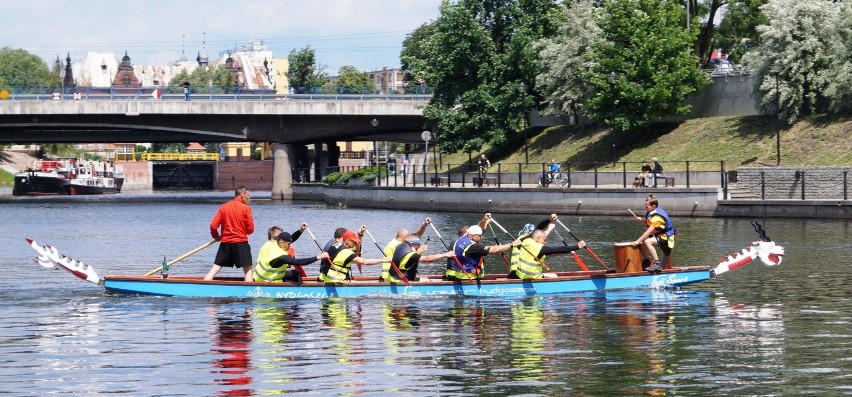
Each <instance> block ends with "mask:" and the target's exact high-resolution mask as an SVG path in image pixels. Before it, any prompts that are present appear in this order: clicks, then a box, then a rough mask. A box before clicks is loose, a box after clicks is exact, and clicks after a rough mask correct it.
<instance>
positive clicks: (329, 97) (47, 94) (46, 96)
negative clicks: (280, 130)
mask: <svg viewBox="0 0 852 397" xmlns="http://www.w3.org/2000/svg"><path fill="white" fill-rule="evenodd" d="M172 88H174V87H172ZM155 91H157V92H158V93H157V94H155ZM7 94H8V97H7V99H6V100H9V101H140V100H148V101H187V100H188V101H375V100H382V101H428V100H429V99H431V98H432V95H431V94H343V93H311V94H279V93H276V92H275V91H273V90H249V89H239V88H228V89H225V88H220V89H217V87H210V88H207V87H205V88H204V90H194V91H191V92H190V94H189V97H188V98H187V96H186V95H185V94H184V93H183V92H180V93H177V92H175V91H174V90H169V89H167V88H165V87H138V88H95V87H77V88H69V87H54V88H51V87H34V88H25V89H24V88H13V89H11V91H9V90H7Z"/></svg>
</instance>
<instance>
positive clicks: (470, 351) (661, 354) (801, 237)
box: [0, 193, 852, 396]
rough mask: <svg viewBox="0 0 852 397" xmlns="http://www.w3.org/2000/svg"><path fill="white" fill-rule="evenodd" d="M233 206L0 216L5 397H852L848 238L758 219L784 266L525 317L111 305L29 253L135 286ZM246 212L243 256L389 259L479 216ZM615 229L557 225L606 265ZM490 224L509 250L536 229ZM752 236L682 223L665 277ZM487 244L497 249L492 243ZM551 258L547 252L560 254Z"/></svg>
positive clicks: (495, 266)
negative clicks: (332, 250)
mask: <svg viewBox="0 0 852 397" xmlns="http://www.w3.org/2000/svg"><path fill="white" fill-rule="evenodd" d="M257 196H258V195H257V194H256V195H255V197H257ZM228 199H229V197H228V195H227V194H221V193H202V194H181V193H176V194H169V193H156V194H139V195H132V194H127V195H126V194H121V195H115V196H103V197H63V198H50V197H47V198H38V197H36V198H2V199H0V209H2V211H1V213H2V226H0V227H1V228H2V229H0V230H2V233H0V239H2V244H0V247H2V255H0V266H2V268H3V269H5V277H3V278H2V281H0V308H2V317H3V322H2V324H0V395H21V396H25V395H32V396H44V395H62V396H65V395H85V396H95V395H129V396H210V395H226V396H228V395H245V396H248V395H269V394H283V393H288V394H289V393H303V394H307V395H323V396H325V395H353V394H358V395H375V396H384V395H389V394H395V395H410V396H435V395H442V396H443V395H451V396H460V395H524V396H535V395H542V396H555V395H584V396H616V395H699V396H708V395H758V396H777V395H785V396H789V395H818V396H828V395H852V301H850V297H849V295H850V289H852V288H850V287H849V286H848V283H847V281H846V280H847V277H848V274H849V272H850V271H852V266H850V265H852V263H850V259H849V253H850V252H852V231H850V227H849V224H848V222H846V221H833V220H807V219H768V220H760V221H761V223H762V224H763V227H764V229H765V230H766V233H767V234H768V236H769V237H771V238H772V239H773V240H774V241H776V242H777V243H778V244H780V245H783V246H784V247H785V248H786V250H787V256H786V257H785V259H784V262H783V263H782V264H781V265H780V266H777V267H771V268H770V267H766V266H764V265H762V264H760V263H752V264H749V265H747V266H745V267H743V268H741V269H738V270H736V271H734V272H731V273H727V274H724V275H722V276H720V277H719V278H716V279H713V280H710V281H708V282H705V283H700V284H696V285H692V286H689V287H686V288H684V289H682V290H678V291H667V290H660V291H626V292H607V293H586V294H569V295H563V296H549V297H536V298H524V299H514V298H513V299H507V298H487V299H485V298H483V299H472V298H438V299H417V300H412V299H379V298H364V299H347V300H337V299H326V300H260V299H202V298H199V299H188V298H163V297H140V296H127V295H109V294H105V293H104V292H103V290H102V289H100V287H97V286H95V285H94V284H90V283H86V282H83V281H80V280H78V279H76V278H73V277H72V276H71V275H69V274H67V273H66V272H64V271H61V270H48V269H43V268H41V267H40V266H38V265H37V264H35V263H33V261H32V259H33V258H34V256H35V251H33V250H32V249H31V248H30V247H28V246H27V244H26V242H25V241H24V237H32V238H34V239H36V241H38V242H39V243H41V244H46V243H50V244H52V245H54V246H56V247H57V248H58V249H59V250H60V252H62V253H63V254H66V255H69V256H72V257H76V258H79V259H81V260H84V261H86V262H88V263H90V264H91V265H93V266H94V267H95V268H96V269H97V270H98V271H99V272H100V274H101V275H104V274H143V273H145V272H147V271H149V270H152V269H153V268H155V267H157V265H158V264H160V263H161V262H162V260H163V257H164V256H165V257H167V258H168V259H172V258H175V257H177V256H179V255H181V254H183V253H185V252H187V251H189V250H191V249H193V248H195V247H198V246H199V245H201V244H203V243H205V242H207V241H209V240H210V236H209V234H208V231H207V227H208V222H209V220H210V217H211V216H212V215H213V213H214V212H215V210H216V208H217V206H218V204H220V203H222V202H224V201H227V200H228ZM663 204H664V203H663ZM252 208H253V212H254V217H255V222H256V224H257V231H256V232H255V233H254V235H252V236H251V245H252V247H253V249H254V252H255V254H256V252H257V249H258V248H260V245H261V244H262V243H263V241H264V239H265V235H266V233H265V231H266V228H267V227H268V226H271V225H273V224H277V225H281V226H284V229H285V230H287V231H292V230H295V229H296V227H297V226H298V224H299V223H300V222H302V221H307V222H308V223H309V224H310V225H311V229H312V230H313V231H314V233H315V234H317V238H318V239H320V240H321V241H320V244H322V243H324V242H325V241H327V240H328V238H330V235H331V233H332V231H333V230H334V228H336V227H338V226H346V227H350V228H355V227H357V226H359V225H361V224H367V225H368V227H369V228H370V230H371V232H372V233H373V235H374V236H375V237H376V239H377V240H379V244H381V245H382V246H384V244H385V243H386V242H387V241H388V240H390V239H391V238H392V237H393V235H394V233H395V230H396V229H397V228H399V227H407V228H409V229H411V228H413V227H415V226H417V225H418V224H419V222H421V221H422V219H423V218H424V217H427V216H429V217H432V219H433V220H434V222H435V225H436V226H437V228H438V230H439V231H440V232H441V234H442V236H443V237H444V238H445V239H448V238H449V237H450V236H452V235H453V233H454V231H455V230H456V229H457V228H458V225H460V224H463V223H468V224H470V223H475V222H476V221H477V220H478V219H479V217H481V215H482V214H456V213H422V212H417V211H407V212H406V211H386V210H365V209H351V208H330V207H326V206H323V205H318V204H314V203H274V202H270V201H268V200H263V199H261V200H254V201H253V203H252ZM546 215H547V214H541V216H540V217H538V218H543V217H545V216H546ZM617 215H618V216H610V217H582V218H580V217H576V216H562V217H560V219H561V220H563V222H564V223H565V224H566V225H567V226H568V227H570V228H571V229H572V231H573V232H574V234H575V235H577V237H581V238H584V239H586V240H587V241H589V242H590V244H591V247H592V248H593V249H595V251H596V252H597V253H598V254H599V255H600V257H601V258H602V259H603V260H604V261H607V262H609V263H610V264H611V260H612V256H613V252H612V251H613V250H612V244H613V243H615V242H621V241H629V240H632V239H634V238H636V236H637V235H638V234H639V233H641V231H642V228H641V227H640V226H639V225H638V224H637V223H635V222H634V221H632V220H631V218H630V217H629V215H628V214H617ZM494 217H495V219H497V220H498V221H500V223H501V224H503V225H504V226H506V227H507V229H509V230H510V231H511V232H513V233H514V232H516V231H517V230H518V229H520V227H521V226H522V225H523V224H524V223H526V222H533V223H535V222H538V221H539V220H541V219H530V218H529V217H522V216H513V215H508V214H494ZM750 221H751V219H709V218H700V219H686V218H679V219H675V222H676V224H677V226H678V246H677V247H676V248H675V260H674V262H675V265H713V264H714V263H716V262H717V261H718V258H719V257H721V256H723V255H726V254H729V253H731V252H734V251H738V250H739V249H741V248H744V247H745V246H746V245H747V244H748V243H749V242H750V241H752V240H754V239H756V238H757V234H756V233H755V231H754V229H753V228H752V226H751V224H750ZM495 232H497V233H496V235H497V237H498V238H499V239H500V241H502V242H505V241H507V240H508V238H506V237H505V235H501V234H500V232H499V231H498V230H495ZM485 234H486V236H485V237H486V241H489V240H490V241H493V239H494V237H493V236H492V235H491V231H490V230H488V229H486V232H485ZM428 235H429V236H430V237H431V238H432V240H433V244H432V245H431V248H430V252H437V251H438V246H440V243H439V242H437V241H436V238H435V235H434V233H428ZM562 235H563V236H564V237H566V238H570V237H569V236H568V235H567V234H566V233H564V232H563V233H562ZM549 243H550V244H559V242H558V240H557V239H556V238H555V236H552V238H551V240H550V242H549ZM295 246H296V249H297V256H302V255H311V254H314V253H315V252H316V251H317V248H316V246H315V245H314V243H313V241H311V239H310V236H308V235H305V236H303V237H302V238H301V239H300V240H299V241H297V242H296V243H295ZM364 246H365V252H364V256H367V257H376V256H378V255H379V254H378V250H377V249H376V248H375V246H374V245H372V242H371V241H369V240H366V241H365V245H364ZM214 254H215V248H209V249H207V250H204V251H201V252H199V253H198V254H195V255H193V256H191V257H189V258H187V259H186V260H184V261H182V262H180V263H178V264H176V265H174V266H173V267H172V270H171V272H172V274H194V275H201V274H203V273H205V272H206V271H207V270H208V269H209V266H210V263H211V262H212V260H213V256H214ZM584 259H585V261H586V263H587V264H589V265H590V266H592V265H593V264H594V263H595V261H594V260H593V259H592V258H589V257H587V256H585V257H584ZM489 260H490V262H489V264H488V266H489V271H491V272H499V271H501V269H505V267H504V265H503V263H502V261H501V260H500V259H499V257H497V256H495V257H494V258H490V259H489ZM550 262H551V263H550V265H551V266H552V267H554V270H571V269H574V268H575V266H576V265H571V264H570V263H569V262H568V261H567V260H565V259H564V258H563V259H559V258H558V257H554V258H552V259H551V261H550ZM439 268H440V265H432V266H431V267H430V266H424V269H423V271H422V272H423V273H437V272H439V270H440V269H439ZM308 271H309V272H311V271H313V273H311V274H315V272H316V267H315V266H314V267H309V268H308ZM503 271H505V270H503ZM237 273H238V271H237V270H235V269H225V270H223V274H224V275H232V276H236V275H237ZM364 273H365V274H378V269H377V268H374V267H369V266H368V267H364Z"/></svg>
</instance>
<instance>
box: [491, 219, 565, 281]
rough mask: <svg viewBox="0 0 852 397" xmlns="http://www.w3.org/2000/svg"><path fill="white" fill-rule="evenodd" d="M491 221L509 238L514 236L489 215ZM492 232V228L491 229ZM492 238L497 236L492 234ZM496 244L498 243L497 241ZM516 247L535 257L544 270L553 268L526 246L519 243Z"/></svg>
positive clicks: (549, 270) (495, 238)
mask: <svg viewBox="0 0 852 397" xmlns="http://www.w3.org/2000/svg"><path fill="white" fill-rule="evenodd" d="M491 223H493V224H495V225H497V227H498V228H500V230H502V231H503V233H506V234H507V235H508V236H509V238H511V239H514V237H513V236H512V234H511V233H509V231H508V230H506V229H505V228H504V227H503V225H501V224H500V223H498V222H497V220H496V219H494V217H491ZM492 232H493V230H492ZM494 240H495V241H496V240H497V236H494ZM498 244H499V242H498ZM518 247H520V248H523V249H524V251H527V253H528V254H530V255H532V257H533V258H534V259H535V261H536V262H538V263H539V264H540V265H541V266H542V267H543V268H545V270H547V271H548V272H552V271H553V270H551V269H550V266H547V264H546V263H544V262H543V261H542V260H541V259H540V258H539V257H538V256H537V255H536V254H533V253H532V252H530V250H529V249H528V248H527V247H525V246H524V245H523V244H521V245H519V246H518Z"/></svg>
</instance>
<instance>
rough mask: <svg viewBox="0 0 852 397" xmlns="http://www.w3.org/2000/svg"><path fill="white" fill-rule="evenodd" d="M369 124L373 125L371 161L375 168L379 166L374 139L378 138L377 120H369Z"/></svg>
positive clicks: (377, 151) (377, 149) (377, 150)
mask: <svg viewBox="0 0 852 397" xmlns="http://www.w3.org/2000/svg"><path fill="white" fill-rule="evenodd" d="M370 124H372V125H373V159H374V161H375V162H376V166H377V167H378V165H379V145H378V144H377V143H376V138H377V137H378V128H377V127H378V126H379V120H376V119H372V120H370Z"/></svg>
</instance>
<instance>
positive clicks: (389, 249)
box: [380, 218, 432, 281]
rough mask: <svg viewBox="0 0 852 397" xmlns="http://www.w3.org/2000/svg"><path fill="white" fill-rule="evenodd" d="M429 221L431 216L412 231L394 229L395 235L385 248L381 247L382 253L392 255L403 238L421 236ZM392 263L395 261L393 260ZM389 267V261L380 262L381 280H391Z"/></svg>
mask: <svg viewBox="0 0 852 397" xmlns="http://www.w3.org/2000/svg"><path fill="white" fill-rule="evenodd" d="M430 223H432V219H431V218H426V219H424V220H423V223H422V224H421V225H420V227H419V228H417V231H415V232H414V233H411V232H409V231H408V229H406V228H401V229H399V230H397V231H396V237H394V238H393V240H391V241H389V242H388V243H387V244H386V245H385V248H384V249H382V253H384V254H385V256H390V257H393V256H394V252H395V251H396V248H397V247H398V246H399V245H400V244H402V243H403V242H404V241H405V239H407V238H409V237H411V236H414V237H416V238H418V239H419V237H420V236H422V235H423V233H424V232H426V226H429V224H430ZM394 263H396V262H394ZM396 265H397V266H399V264H398V263H396ZM390 269H391V263H390V262H385V263H382V275H381V278H380V279H381V280H382V281H393V280H392V279H391V274H390ZM400 269H401V268H400ZM395 278H396V277H394V279H395Z"/></svg>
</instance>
